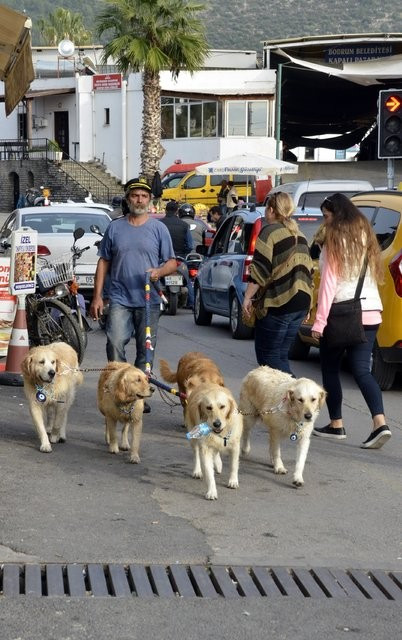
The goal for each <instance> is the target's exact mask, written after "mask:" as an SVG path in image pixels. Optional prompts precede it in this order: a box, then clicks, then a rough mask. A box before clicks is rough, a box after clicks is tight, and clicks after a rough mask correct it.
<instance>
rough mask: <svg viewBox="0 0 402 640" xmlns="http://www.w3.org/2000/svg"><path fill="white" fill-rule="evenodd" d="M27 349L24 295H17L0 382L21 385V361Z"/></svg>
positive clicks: (15, 385) (22, 382)
mask: <svg viewBox="0 0 402 640" xmlns="http://www.w3.org/2000/svg"><path fill="white" fill-rule="evenodd" d="M28 351H29V340H28V329H27V318H26V311H25V296H24V295H20V296H18V307H17V313H16V314H15V318H14V324H13V330H12V333H11V337H10V342H9V344H8V350H7V359H6V368H5V370H4V371H3V372H1V373H0V384H5V385H11V386H14V387H22V385H23V384H24V381H23V378H22V374H21V362H22V361H23V359H24V358H25V356H26V355H27V353H28Z"/></svg>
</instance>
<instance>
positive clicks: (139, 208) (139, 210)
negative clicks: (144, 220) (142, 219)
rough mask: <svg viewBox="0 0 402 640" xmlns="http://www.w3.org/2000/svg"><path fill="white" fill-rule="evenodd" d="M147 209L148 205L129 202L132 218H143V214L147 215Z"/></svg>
mask: <svg viewBox="0 0 402 640" xmlns="http://www.w3.org/2000/svg"><path fill="white" fill-rule="evenodd" d="M148 207H149V205H148V204H131V202H130V203H129V205H128V208H129V210H130V214H131V215H132V216H143V215H144V213H148Z"/></svg>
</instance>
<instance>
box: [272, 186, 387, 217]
mask: <svg viewBox="0 0 402 640" xmlns="http://www.w3.org/2000/svg"><path fill="white" fill-rule="evenodd" d="M278 191H281V192H285V193H288V194H289V195H290V196H291V197H292V199H293V202H294V203H295V206H296V213H298V214H300V213H303V211H306V213H308V210H311V209H312V210H315V212H314V213H318V212H319V209H320V205H321V203H322V202H323V201H324V200H325V198H327V197H328V196H330V195H331V194H332V193H343V194H345V196H348V198H351V197H352V196H354V195H356V193H359V192H360V191H374V187H373V185H372V184H371V182H368V180H303V181H301V182H285V184H281V185H280V186H278V187H274V188H273V189H271V191H270V192H269V194H267V197H266V199H265V203H264V204H266V200H267V198H268V196H270V195H271V194H273V193H277V192H278Z"/></svg>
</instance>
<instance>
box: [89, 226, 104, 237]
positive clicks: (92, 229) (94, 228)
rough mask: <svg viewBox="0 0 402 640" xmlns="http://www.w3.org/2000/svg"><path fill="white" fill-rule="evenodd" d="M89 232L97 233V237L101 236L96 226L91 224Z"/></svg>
mask: <svg viewBox="0 0 402 640" xmlns="http://www.w3.org/2000/svg"><path fill="white" fill-rule="evenodd" d="M89 230H90V231H92V233H97V234H98V236H100V235H102V234H101V232H100V229H99V227H98V225H97V224H91V226H90V227H89Z"/></svg>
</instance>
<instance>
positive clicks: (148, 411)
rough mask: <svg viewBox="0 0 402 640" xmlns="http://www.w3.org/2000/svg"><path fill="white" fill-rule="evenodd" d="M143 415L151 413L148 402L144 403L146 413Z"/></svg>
mask: <svg viewBox="0 0 402 640" xmlns="http://www.w3.org/2000/svg"><path fill="white" fill-rule="evenodd" d="M142 413H151V407H150V406H149V404H148V402H145V401H144V411H143V412H142Z"/></svg>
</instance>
